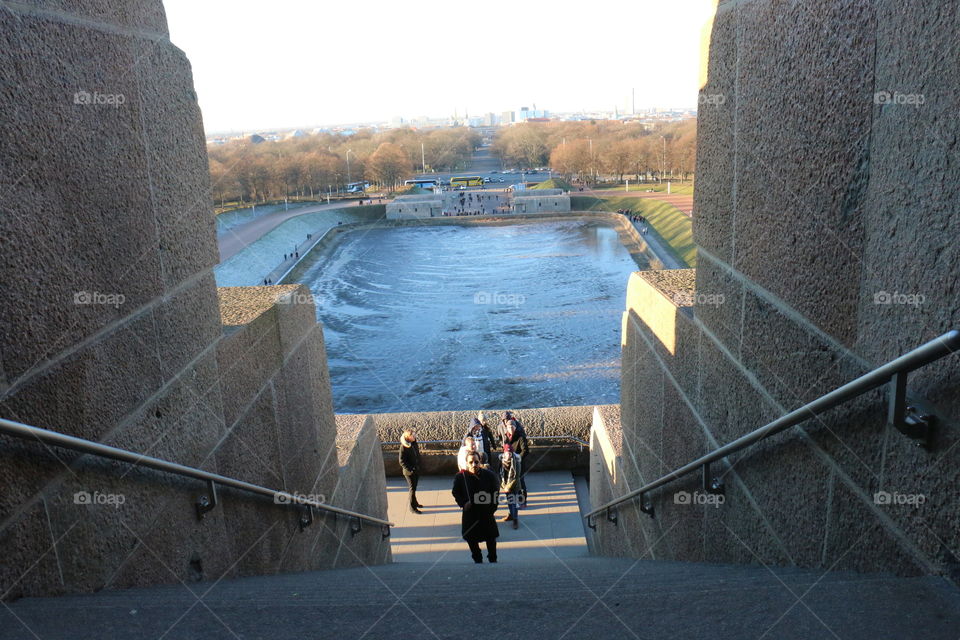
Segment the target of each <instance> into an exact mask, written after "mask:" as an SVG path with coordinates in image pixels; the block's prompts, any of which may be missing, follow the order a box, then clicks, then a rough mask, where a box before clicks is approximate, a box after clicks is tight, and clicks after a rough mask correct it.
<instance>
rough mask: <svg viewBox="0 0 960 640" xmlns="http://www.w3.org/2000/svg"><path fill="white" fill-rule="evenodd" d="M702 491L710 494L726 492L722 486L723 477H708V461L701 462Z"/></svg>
mask: <svg viewBox="0 0 960 640" xmlns="http://www.w3.org/2000/svg"><path fill="white" fill-rule="evenodd" d="M702 483H703V492H704V493H709V494H712V495H717V494H721V493H726V487H724V486H723V478H711V477H710V463H709V462H704V463H703V481H702Z"/></svg>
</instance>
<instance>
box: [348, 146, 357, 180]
mask: <svg viewBox="0 0 960 640" xmlns="http://www.w3.org/2000/svg"><path fill="white" fill-rule="evenodd" d="M351 153H353V149H347V184H350V154H351ZM354 155H356V154H354Z"/></svg>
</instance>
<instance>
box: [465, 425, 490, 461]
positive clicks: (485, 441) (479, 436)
mask: <svg viewBox="0 0 960 640" xmlns="http://www.w3.org/2000/svg"><path fill="white" fill-rule="evenodd" d="M467 435H468V436H470V437H471V438H473V441H474V442H475V443H477V451H482V452H483V455H485V456H486V462H487V464H489V465H490V469H491V470H494V469H496V468H497V467H496V464H497V463H496V458H497V456H496V455H495V450H494V444H493V434H492V433H491V432H490V429H489V428H487V427H486V426H485V425H484V424H483V423H482V422H481V421H480V419H479V418H474V419H473V422H472V423H471V424H470V430H469V431H467Z"/></svg>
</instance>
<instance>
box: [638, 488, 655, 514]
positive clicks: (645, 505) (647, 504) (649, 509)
mask: <svg viewBox="0 0 960 640" xmlns="http://www.w3.org/2000/svg"><path fill="white" fill-rule="evenodd" d="M640 512H641V513H645V514H647V515H648V516H650V517H651V518H652V517H654V515H655V514H654V512H653V502H652V501H651V500H650V499H649V498H648V497H647V494H645V493H641V494H640Z"/></svg>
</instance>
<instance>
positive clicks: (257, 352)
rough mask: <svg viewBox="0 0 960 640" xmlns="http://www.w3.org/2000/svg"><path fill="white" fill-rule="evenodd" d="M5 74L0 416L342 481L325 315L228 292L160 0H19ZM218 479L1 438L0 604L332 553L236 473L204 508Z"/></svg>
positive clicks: (6, 10)
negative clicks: (236, 480) (235, 486)
mask: <svg viewBox="0 0 960 640" xmlns="http://www.w3.org/2000/svg"><path fill="white" fill-rule="evenodd" d="M0 69H3V72H2V74H0V75H2V78H0V111H2V112H3V114H4V116H3V118H0V140H2V144H0V282H2V283H3V287H2V289H0V302H2V304H0V417H2V418H5V419H8V420H13V421H17V422H22V423H26V424H29V425H33V426H36V427H41V428H46V429H50V430H54V431H59V432H62V433H65V434H69V435H73V436H78V437H82V438H86V439H89V440H93V441H97V442H101V443H104V444H109V445H113V446H117V447H122V448H126V449H130V450H133V451H136V452H141V453H144V454H147V455H151V456H155V457H160V458H164V459H167V460H170V461H173V462H178V463H181V464H185V465H191V466H197V467H200V468H202V469H205V470H208V471H212V472H217V473H222V474H228V475H236V476H238V477H240V478H241V479H245V480H250V481H259V482H263V483H264V484H267V485H268V486H271V487H276V488H285V489H288V490H297V491H300V492H317V493H327V494H331V493H332V491H333V489H334V487H335V486H336V476H337V471H338V464H337V460H336V451H335V446H334V438H335V425H334V422H333V413H332V402H331V400H330V392H329V380H328V378H327V368H326V357H325V354H324V350H323V339H322V330H321V328H320V327H319V326H318V325H317V324H316V321H315V312H314V308H313V305H312V302H309V303H307V302H304V301H302V300H300V299H299V298H296V297H284V296H288V294H291V293H295V291H294V289H295V288H294V289H292V288H289V287H288V288H283V287H277V288H273V289H258V288H254V289H252V290H242V291H229V290H220V291H219V292H218V290H217V288H216V285H215V282H214V278H213V275H212V272H211V269H212V267H213V266H214V265H215V264H216V263H217V261H218V250H217V244H216V235H215V228H214V219H213V215H212V212H211V211H210V206H209V204H210V201H211V200H210V193H209V184H208V181H209V178H208V169H207V156H206V146H205V142H204V135H203V123H202V120H201V114H200V110H199V106H198V104H197V99H196V95H195V93H194V91H193V79H192V74H191V69H190V64H189V62H188V60H187V59H186V57H185V55H184V54H183V52H182V51H180V50H179V49H177V48H176V47H175V46H174V45H173V44H171V42H170V40H169V37H168V33H167V27H166V18H165V15H164V11H163V5H162V3H161V2H160V0H122V1H119V2H103V1H101V0H76V1H71V2H56V1H49V2H25V3H6V4H5V5H4V7H3V9H2V10H0ZM221 314H223V315H221ZM204 491H205V487H204V486H203V485H202V483H198V482H196V481H191V480H183V479H178V478H176V477H173V476H170V475H168V474H163V473H159V472H154V471H150V470H147V469H144V468H142V467H140V466H136V465H127V464H120V463H115V462H110V461H105V460H102V459H94V458H91V457H90V456H82V455H78V454H76V453H72V452H70V451H67V450H63V449H55V448H51V447H48V446H45V445H43V444H41V443H39V442H32V441H26V440H20V439H14V438H10V437H6V436H0V544H2V545H3V548H4V550H5V554H4V560H3V562H2V563H0V599H10V598H16V597H19V596H24V595H52V594H58V593H67V592H85V591H94V590H98V589H102V588H115V587H125V586H133V585H145V584H154V583H162V582H170V583H177V582H180V581H183V582H189V581H193V580H216V579H218V578H220V577H221V576H234V575H247V574H255V573H269V572H274V571H279V570H290V569H297V570H302V569H306V568H316V567H320V566H329V565H332V563H333V559H334V557H335V553H336V550H337V548H338V544H339V543H338V542H337V541H336V540H335V539H334V537H333V536H327V537H324V536H321V535H311V533H305V534H301V533H300V531H299V528H298V526H297V518H298V514H297V512H296V511H295V510H294V509H291V508H289V507H285V506H281V505H274V504H272V503H270V502H269V500H263V499H259V498H254V499H250V498H247V497H241V496H238V495H236V493H235V492H232V491H229V490H224V491H223V492H222V494H221V496H220V497H221V505H220V506H219V507H217V508H216V509H214V510H213V511H211V512H210V513H208V514H207V515H206V517H205V518H204V519H203V520H198V519H197V517H196V515H195V510H194V501H195V500H196V499H197V497H198V495H199V494H200V493H202V492H204ZM320 530H321V528H320V527H314V528H313V530H312V531H313V532H316V531H320ZM318 549H319V550H320V553H318ZM328 551H329V552H328Z"/></svg>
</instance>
